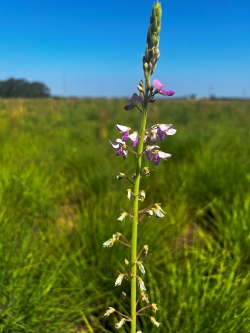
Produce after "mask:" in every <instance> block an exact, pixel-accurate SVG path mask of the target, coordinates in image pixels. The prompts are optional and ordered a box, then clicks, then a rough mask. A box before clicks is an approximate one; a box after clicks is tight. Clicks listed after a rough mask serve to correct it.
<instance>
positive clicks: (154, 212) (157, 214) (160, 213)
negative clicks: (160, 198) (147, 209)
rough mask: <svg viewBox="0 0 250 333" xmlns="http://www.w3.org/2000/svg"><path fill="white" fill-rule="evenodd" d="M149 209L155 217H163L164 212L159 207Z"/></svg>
mask: <svg viewBox="0 0 250 333" xmlns="http://www.w3.org/2000/svg"><path fill="white" fill-rule="evenodd" d="M151 211H152V212H153V214H154V216H155V217H158V218H161V217H164V213H163V212H162V211H161V210H159V209H156V208H151Z"/></svg>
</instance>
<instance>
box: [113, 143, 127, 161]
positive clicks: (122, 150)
mask: <svg viewBox="0 0 250 333" xmlns="http://www.w3.org/2000/svg"><path fill="white" fill-rule="evenodd" d="M109 142H110V143H111V145H112V147H113V148H115V149H118V150H117V152H116V153H115V156H118V155H121V154H122V157H123V158H124V159H126V158H127V157H128V151H127V146H126V144H125V142H124V141H122V140H121V139H116V140H115V141H114V140H109Z"/></svg>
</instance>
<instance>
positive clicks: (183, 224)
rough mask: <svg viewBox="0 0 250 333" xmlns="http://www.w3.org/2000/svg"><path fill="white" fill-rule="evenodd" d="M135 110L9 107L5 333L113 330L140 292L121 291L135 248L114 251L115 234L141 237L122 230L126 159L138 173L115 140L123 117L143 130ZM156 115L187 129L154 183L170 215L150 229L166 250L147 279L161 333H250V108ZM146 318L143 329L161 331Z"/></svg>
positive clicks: (90, 103)
mask: <svg viewBox="0 0 250 333" xmlns="http://www.w3.org/2000/svg"><path fill="white" fill-rule="evenodd" d="M123 105H124V101H122V100H105V99H103V100H95V99H85V100H74V99H62V100H60V99H58V100H53V99H43V100H28V99H27V100H17V99H13V100H12V99H10V100H0V207H1V208H0V257H1V263H0V266H1V269H0V311H1V316H0V332H4V333H8V332H36V333H43V332H44V333H48V332H58V333H59V332H62V333H68V332H81V331H82V332H111V331H112V330H113V324H114V323H112V321H110V318H109V320H108V321H107V320H106V319H105V318H103V317H102V316H103V314H104V311H105V310H106V308H107V306H112V305H115V307H116V308H118V309H119V308H120V309H122V310H123V311H125V310H124V308H125V307H126V304H125V302H124V301H123V300H122V299H121V297H120V296H121V291H124V292H126V293H127V294H129V291H128V290H129V289H128V288H129V285H126V284H123V286H122V287H116V288H114V275H115V270H116V269H117V267H119V265H120V263H119V259H118V258H121V257H123V256H122V254H123V255H124V252H123V250H124V249H121V248H120V247H119V246H117V245H118V244H115V245H114V247H115V251H112V256H111V255H110V253H109V251H108V250H109V249H108V250H107V249H105V250H103V247H102V244H103V242H104V241H105V240H107V239H109V238H110V237H111V236H112V235H111V234H110V230H116V231H120V232H124V233H126V235H129V233H130V226H129V225H128V224H129V223H130V222H129V221H125V223H124V222H122V223H120V222H118V221H117V218H118V216H119V212H120V211H119V207H121V206H123V207H124V206H126V205H129V203H128V202H127V201H126V198H124V197H123V196H122V194H121V193H123V192H124V191H120V185H121V184H120V183H119V184H118V181H117V180H115V179H114V177H115V175H116V174H117V173H118V172H119V171H123V170H124V163H125V164H127V165H126V171H127V170H129V171H130V174H131V175H132V174H133V172H134V170H132V169H131V167H130V162H129V161H123V160H122V158H119V157H115V156H113V155H114V151H113V149H112V147H111V146H110V145H109V143H108V141H107V140H108V139H116V138H117V132H116V129H115V128H114V124H113V119H114V118H115V119H116V120H117V123H118V124H122V125H128V126H130V127H132V128H133V127H135V122H136V121H137V119H136V117H134V116H132V115H131V113H130V112H125V111H124V110H123ZM152 109H153V111H152V112H150V115H149V119H148V124H149V126H151V125H153V124H154V123H155V120H156V119H161V121H162V123H173V124H174V127H175V128H177V129H178V132H177V134H176V135H175V137H174V139H172V138H171V137H169V138H168V140H167V141H166V142H164V145H163V147H162V150H163V151H167V152H169V153H172V154H173V157H172V158H171V160H169V161H168V162H166V163H164V162H161V164H160V166H159V167H158V168H160V169H159V170H158V172H157V173H155V174H154V173H152V174H151V176H150V177H151V178H152V181H151V182H150V184H152V183H154V184H155V186H150V187H148V186H149V185H148V184H147V182H145V181H143V179H142V188H143V189H144V190H145V191H146V192H147V193H149V195H148V196H147V200H148V202H151V201H152V200H153V197H156V193H155V192H156V191H157V189H159V188H161V191H160V192H159V193H157V197H160V202H162V207H163V208H164V211H166V212H167V214H166V216H165V218H164V219H162V220H160V221H158V220H153V219H147V220H143V222H142V224H140V225H139V227H140V229H141V231H140V232H141V238H140V239H142V240H143V244H139V246H140V245H141V246H142V245H144V244H147V243H149V244H153V246H152V248H151V250H152V251H153V252H154V255H153V257H154V259H148V260H149V261H150V268H152V267H153V268H152V271H151V272H149V273H148V274H147V276H146V279H145V283H146V286H149V288H148V289H149V290H150V291H151V292H152V293H154V297H152V298H153V299H155V300H156V303H158V304H159V306H160V309H161V310H160V314H159V316H158V317H157V318H159V322H161V323H162V325H161V327H160V329H161V332H171V333H177V332H178V333H180V332H183V333H184V332H185V333H194V332H197V333H201V332H204V333H224V332H225V333H228V332H230V333H240V332H242V333H243V332H244V333H249V332H250V320H249V310H250V295H249V292H250V276H249V259H250V223H249V217H250V214H249V210H250V190H249V180H250V171H249V170H250V158H249V153H250V149H249V147H250V146H249V142H250V141H249V138H250V132H249V125H248V124H249V123H250V103H249V102H237V101H231V102H220V101H195V102H191V101H185V102H184V101H174V100H172V101H158V102H157V105H152ZM131 112H134V111H131ZM138 113H139V112H138ZM139 116H140V115H139V114H138V119H139ZM124 119H125V120H124ZM131 159H134V156H132V154H130V155H129V157H128V160H131ZM144 163H145V166H147V165H148V164H147V163H148V162H147V161H146V160H145V161H144ZM126 173H127V172H126ZM121 182H122V187H124V190H126V188H127V186H128V184H126V183H125V181H124V183H123V180H122V181H121ZM144 187H145V188H144ZM147 187H148V188H147ZM125 192H126V191H125ZM125 192H124V193H125ZM147 200H146V202H145V205H147ZM111 207H112V209H111ZM113 207H117V210H114V209H113ZM119 223H120V224H119ZM122 252H123V253H122ZM114 253H116V254H117V255H114ZM128 256H129V250H128ZM110 290H111V291H112V295H111V292H110ZM152 296H153V295H152ZM149 297H150V295H149ZM140 320H142V326H143V332H148V331H154V330H155V331H156V330H157V329H156V328H155V329H152V326H151V324H150V323H148V322H147V321H146V320H145V321H144V320H143V318H142V319H141V318H140ZM123 331H128V327H126V326H125V327H124V329H123Z"/></svg>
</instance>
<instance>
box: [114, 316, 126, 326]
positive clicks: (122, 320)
mask: <svg viewBox="0 0 250 333" xmlns="http://www.w3.org/2000/svg"><path fill="white" fill-rule="evenodd" d="M125 323H126V319H125V318H122V319H121V320H120V321H119V323H117V324H116V325H115V328H121V327H122V325H124V324H125Z"/></svg>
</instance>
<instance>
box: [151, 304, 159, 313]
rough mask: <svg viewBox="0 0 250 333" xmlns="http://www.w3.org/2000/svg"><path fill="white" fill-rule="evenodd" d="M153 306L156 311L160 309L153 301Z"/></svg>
mask: <svg viewBox="0 0 250 333" xmlns="http://www.w3.org/2000/svg"><path fill="white" fill-rule="evenodd" d="M151 306H152V308H153V311H154V312H156V311H157V310H159V309H158V308H157V304H155V303H152V304H151Z"/></svg>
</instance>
